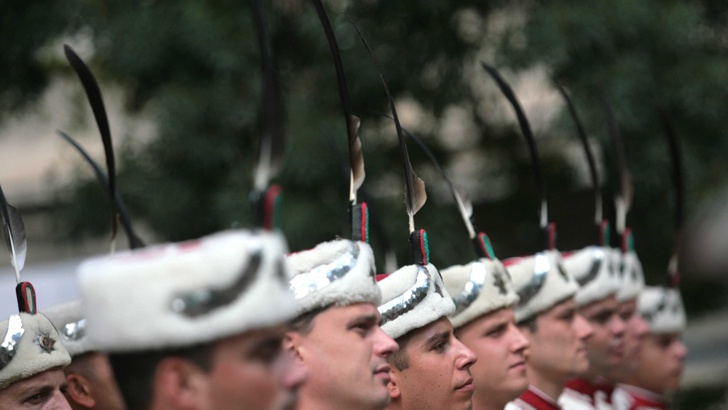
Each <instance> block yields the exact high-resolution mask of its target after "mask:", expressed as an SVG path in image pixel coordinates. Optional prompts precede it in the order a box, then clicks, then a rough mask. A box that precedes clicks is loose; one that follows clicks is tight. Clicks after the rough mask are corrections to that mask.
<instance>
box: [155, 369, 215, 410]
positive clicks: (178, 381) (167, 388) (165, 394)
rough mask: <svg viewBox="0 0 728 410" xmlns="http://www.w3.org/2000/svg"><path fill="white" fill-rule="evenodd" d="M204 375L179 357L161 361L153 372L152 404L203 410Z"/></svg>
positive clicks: (205, 381)
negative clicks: (159, 403) (201, 409)
mask: <svg viewBox="0 0 728 410" xmlns="http://www.w3.org/2000/svg"><path fill="white" fill-rule="evenodd" d="M207 382H208V378H207V375H206V373H205V372H204V371H203V370H202V369H200V368H199V367H197V366H196V365H195V364H194V363H192V362H190V361H188V360H185V359H182V358H180V357H167V358H164V359H162V361H160V362H159V364H158V365H157V369H156V371H155V372H154V388H153V391H154V398H153V399H152V401H153V402H156V401H158V400H159V401H161V403H162V404H163V406H166V405H169V404H166V403H172V404H173V405H174V406H175V407H176V408H180V409H194V408H203V407H204V404H205V394H206V392H207V388H208V386H207Z"/></svg>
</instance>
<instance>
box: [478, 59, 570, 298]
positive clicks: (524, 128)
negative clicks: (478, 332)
mask: <svg viewBox="0 0 728 410" xmlns="http://www.w3.org/2000/svg"><path fill="white" fill-rule="evenodd" d="M481 65H482V67H483V69H484V70H485V71H486V72H487V73H488V74H489V75H490V76H491V77H492V78H493V80H494V81H495V82H496V84H497V85H498V89H499V90H500V91H501V93H502V94H503V95H504V96H505V97H506V99H507V100H508V102H509V103H510V105H511V107H513V110H514V111H515V113H516V118H517V119H518V126H519V128H520V130H521V134H522V135H523V137H524V138H525V139H526V143H527V144H528V149H529V153H530V156H531V168H532V169H533V175H534V180H535V182H536V189H537V191H538V196H539V200H540V205H539V230H540V234H541V237H542V240H543V244H544V245H543V246H544V250H553V249H555V246H556V225H555V224H554V223H549V222H548V219H549V217H548V202H547V199H546V191H545V188H544V184H543V180H542V179H541V163H540V160H539V155H538V149H537V147H536V141H535V140H534V138H533V132H532V131H531V126H530V125H529V123H528V118H526V114H525V113H524V112H523V109H522V108H521V104H520V103H519V102H518V98H517V97H516V94H515V93H514V92H513V89H512V88H511V86H510V85H509V84H508V83H507V82H506V81H505V80H504V79H503V77H502V76H501V75H500V73H499V72H498V70H496V69H495V68H494V67H492V66H490V65H488V64H486V63H483V62H481ZM556 263H557V265H558V266H557V269H558V272H559V273H560V274H561V276H562V278H563V279H564V280H565V281H567V282H568V281H569V277H568V275H566V273H565V272H564V270H563V267H561V264H560V262H558V261H556ZM550 270H551V261H550V260H549V257H548V256H546V254H545V253H544V252H538V253H536V255H535V263H534V271H533V275H532V276H531V280H530V281H529V282H528V283H527V284H526V285H524V286H523V287H522V288H521V289H520V290H518V292H517V293H518V296H519V298H520V299H519V301H518V306H524V305H526V304H527V303H528V302H529V301H530V300H531V299H533V297H534V296H535V295H537V294H538V293H539V292H540V291H541V289H542V288H543V285H544V283H546V276H547V274H548V272H549V271H550Z"/></svg>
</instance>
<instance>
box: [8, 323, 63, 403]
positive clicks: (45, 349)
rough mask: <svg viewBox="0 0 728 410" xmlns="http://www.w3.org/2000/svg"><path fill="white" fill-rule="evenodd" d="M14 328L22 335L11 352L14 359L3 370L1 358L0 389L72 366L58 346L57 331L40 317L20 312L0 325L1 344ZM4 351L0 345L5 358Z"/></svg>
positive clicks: (60, 346) (60, 345)
mask: <svg viewBox="0 0 728 410" xmlns="http://www.w3.org/2000/svg"><path fill="white" fill-rule="evenodd" d="M16 326H22V329H23V334H22V336H20V340H19V341H18V342H17V344H15V346H14V347H13V349H12V350H13V351H14V352H15V356H13V357H12V358H10V361H9V362H7V364H6V365H5V367H2V364H3V363H4V362H3V360H2V358H0V390H2V389H5V388H6V387H8V386H10V385H11V384H13V383H15V382H17V381H20V380H23V379H27V378H28V377H31V376H35V375H36V374H40V373H43V372H44V371H46V370H50V369H54V368H62V367H66V366H68V365H69V364H70V363H71V356H69V355H68V352H67V351H66V348H65V347H64V346H63V343H61V339H60V336H59V335H58V332H57V331H56V328H54V327H53V324H52V323H51V321H50V320H48V318H47V317H45V316H43V314H41V313H38V314H35V315H29V314H27V313H19V314H17V315H13V316H10V318H9V319H8V320H5V321H4V322H0V338H1V339H0V343H2V342H3V341H5V340H7V339H8V338H9V337H10V335H8V331H9V330H10V331H13V330H14V329H15V327H16ZM4 350H5V348H4V347H3V346H0V356H3V355H4V353H5V351H4Z"/></svg>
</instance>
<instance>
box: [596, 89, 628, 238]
mask: <svg viewBox="0 0 728 410" xmlns="http://www.w3.org/2000/svg"><path fill="white" fill-rule="evenodd" d="M602 104H603V105H604V110H605V113H606V115H607V129H608V130H609V136H610V137H611V140H612V145H613V147H614V156H615V158H616V162H617V173H618V175H619V177H618V181H619V182H618V188H617V189H618V191H617V196H616V198H615V204H614V207H615V208H616V221H615V224H614V225H615V230H616V231H617V234H618V235H619V237H620V241H621V237H622V235H623V234H624V228H625V227H626V225H627V213H628V212H629V208H630V207H631V206H632V197H633V195H634V186H633V185H632V175H631V174H630V172H629V166H628V165H627V155H626V154H625V149H624V141H623V140H622V134H621V133H620V132H619V126H618V125H617V120H616V118H615V117H614V110H612V105H611V104H609V101H608V100H607V98H606V97H604V96H602Z"/></svg>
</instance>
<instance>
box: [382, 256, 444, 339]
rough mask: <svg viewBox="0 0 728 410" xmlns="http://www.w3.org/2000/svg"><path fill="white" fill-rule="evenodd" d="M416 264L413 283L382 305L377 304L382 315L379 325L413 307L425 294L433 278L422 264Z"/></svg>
mask: <svg viewBox="0 0 728 410" xmlns="http://www.w3.org/2000/svg"><path fill="white" fill-rule="evenodd" d="M416 266H417V277H416V278H415V283H414V285H412V287H410V288H409V289H407V291H405V292H404V293H403V294H401V295H400V296H397V297H396V298H394V299H392V300H390V301H389V302H387V303H385V304H383V305H382V306H379V308H378V310H379V313H380V314H381V315H382V322H381V323H380V325H383V324H385V323H387V322H390V321H392V320H394V319H396V318H397V317H399V316H401V315H403V314H405V313H407V312H409V311H410V310H412V309H414V308H415V306H417V304H418V303H420V302H421V301H422V299H424V298H425V296H427V292H428V291H429V290H430V285H431V283H432V279H433V278H432V276H431V275H430V272H429V271H428V270H427V268H425V267H424V266H422V265H416Z"/></svg>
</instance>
